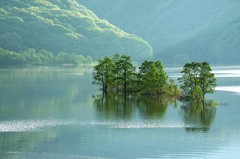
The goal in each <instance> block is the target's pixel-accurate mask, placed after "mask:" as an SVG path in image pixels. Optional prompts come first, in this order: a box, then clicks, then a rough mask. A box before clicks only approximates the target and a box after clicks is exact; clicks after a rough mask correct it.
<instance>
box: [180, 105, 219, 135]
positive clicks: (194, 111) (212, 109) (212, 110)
mask: <svg viewBox="0 0 240 159" xmlns="http://www.w3.org/2000/svg"><path fill="white" fill-rule="evenodd" d="M181 108H182V109H181V111H182V114H183V118H184V120H185V122H186V124H188V127H187V128H186V130H187V131H204V132H207V131H208V130H209V128H210V126H211V124H212V122H213V120H214V117H215V115H216V103H215V102H213V101H205V102H204V103H203V102H201V101H191V102H184V103H183V105H182V107H181Z"/></svg>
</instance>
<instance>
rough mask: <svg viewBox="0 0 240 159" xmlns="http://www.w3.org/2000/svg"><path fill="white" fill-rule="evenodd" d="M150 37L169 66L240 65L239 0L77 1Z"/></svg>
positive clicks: (134, 32)
mask: <svg viewBox="0 0 240 159" xmlns="http://www.w3.org/2000/svg"><path fill="white" fill-rule="evenodd" d="M77 1H78V2H81V3H82V4H83V5H85V6H86V7H87V8H89V9H91V10H93V11H94V12H95V13H96V14H97V15H98V16H99V17H101V18H104V19H107V20H109V21H110V22H111V23H113V24H114V25H117V26H119V27H120V28H121V29H123V30H125V31H127V32H130V33H133V34H136V35H138V36H141V37H143V38H144V39H145V40H147V41H148V42H149V43H150V44H151V45H152V47H153V52H154V57H155V58H160V59H162V60H163V62H164V63H165V64H169V63H171V64H177V63H184V62H187V61H193V60H194V61H196V60H197V61H202V60H207V61H209V62H211V63H214V64H239V63H240V61H239V60H237V59H239V56H240V55H239V50H240V29H239V27H240V23H239V19H240V9H239V8H240V1H239V0H211V1H209V0H121V1H120V0H87V1H86V0H77ZM226 57H227V58H226Z"/></svg>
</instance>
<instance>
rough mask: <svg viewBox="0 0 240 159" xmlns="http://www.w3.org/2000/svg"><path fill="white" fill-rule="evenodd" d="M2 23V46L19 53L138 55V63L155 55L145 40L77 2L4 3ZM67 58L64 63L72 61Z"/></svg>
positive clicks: (34, 0) (0, 14)
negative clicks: (121, 28) (30, 50)
mask: <svg viewBox="0 0 240 159" xmlns="http://www.w3.org/2000/svg"><path fill="white" fill-rule="evenodd" d="M0 21H1V23H0V47H1V48H3V49H6V50H11V51H14V52H18V53H20V52H24V51H25V50H28V49H29V48H33V49H35V50H36V51H37V52H39V51H40V50H43V49H45V50H48V51H50V52H51V53H53V54H54V55H56V54H58V53H59V52H65V53H66V52H71V53H74V54H76V55H80V54H81V55H83V56H91V57H93V58H95V59H98V58H102V57H103V56H104V55H106V52H107V53H108V55H113V54H114V53H115V52H119V53H126V54H129V55H135V56H134V57H136V58H135V60H141V59H143V58H149V57H151V56H152V48H151V46H150V45H149V44H148V43H147V42H145V41H144V40H143V39H141V38H140V37H137V36H135V35H131V34H129V33H126V32H124V31H122V30H120V29H119V28H118V27H116V26H114V25H112V24H110V23H109V22H108V21H106V20H102V19H99V18H98V17H97V16H96V15H95V14H94V13H93V12H92V11H90V10H88V9H87V8H85V7H84V6H82V5H80V4H79V3H77V2H76V1H75V0H71V1H65V0H58V1H48V0H41V1H40V0H32V1H19V0H8V1H5V0H4V1H1V2H0ZM136 55H137V56H136ZM29 56H31V55H29ZM57 56H61V57H62V55H61V54H60V55H57ZM64 56H65V55H64ZM70 56H73V55H70ZM61 57H59V58H61ZM66 58H68V60H66V61H62V62H64V63H65V62H69V60H70V61H73V60H72V59H69V57H67V55H66ZM80 58H81V57H80ZM35 60H36V63H39V62H40V61H37V59H35ZM76 63H77V62H76Z"/></svg>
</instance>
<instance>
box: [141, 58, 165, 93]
mask: <svg viewBox="0 0 240 159" xmlns="http://www.w3.org/2000/svg"><path fill="white" fill-rule="evenodd" d="M139 70H140V71H139V75H138V76H139V77H140V79H139V80H140V86H143V88H141V90H143V91H144V93H145V94H158V95H160V94H163V91H164V88H165V87H166V86H167V80H168V76H167V74H166V72H165V71H164V68H163V66H162V63H161V61H156V62H152V61H144V62H143V63H142V65H141V66H140V67H139Z"/></svg>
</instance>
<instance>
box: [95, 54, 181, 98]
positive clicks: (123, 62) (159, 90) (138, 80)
mask: <svg viewBox="0 0 240 159" xmlns="http://www.w3.org/2000/svg"><path fill="white" fill-rule="evenodd" d="M138 70H139V71H137V70H136V67H135V66H134V65H133V64H132V60H131V58H130V56H126V55H122V56H120V55H119V54H115V55H114V56H113V58H112V59H110V58H109V57H107V56H106V57H105V58H104V59H100V60H98V64H97V65H96V66H95V67H94V71H93V80H94V81H93V84H97V85H100V90H102V92H103V94H104V95H105V94H107V93H109V92H110V93H122V94H125V95H126V94H142V95H153V96H154V95H156V96H161V95H164V94H168V95H175V96H176V95H177V93H178V94H179V91H177V90H176V85H175V83H174V81H173V80H169V81H168V76H167V74H166V72H165V71H164V67H163V65H162V63H161V61H159V60H157V61H155V62H154V61H147V60H146V61H144V62H143V63H142V65H141V66H140V67H139V69H138ZM174 88H175V90H174V91H173V89H174Z"/></svg>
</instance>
